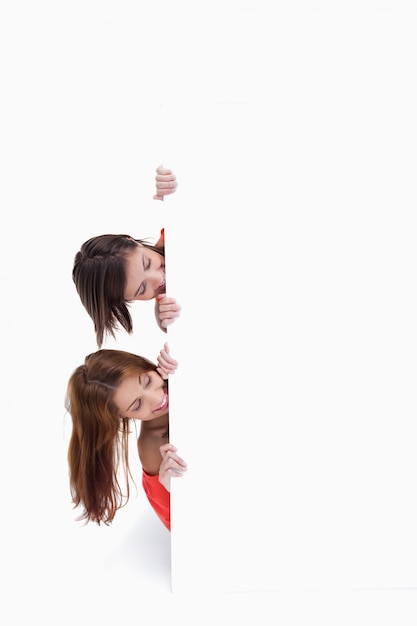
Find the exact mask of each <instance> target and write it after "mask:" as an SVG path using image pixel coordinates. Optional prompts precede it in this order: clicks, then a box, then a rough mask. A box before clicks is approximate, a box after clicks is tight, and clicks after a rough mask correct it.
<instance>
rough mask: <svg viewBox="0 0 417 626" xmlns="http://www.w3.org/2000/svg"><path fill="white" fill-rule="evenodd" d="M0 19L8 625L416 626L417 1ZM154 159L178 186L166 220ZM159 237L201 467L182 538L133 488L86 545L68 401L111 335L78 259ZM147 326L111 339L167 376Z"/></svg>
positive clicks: (71, 11) (177, 398)
mask: <svg viewBox="0 0 417 626" xmlns="http://www.w3.org/2000/svg"><path fill="white" fill-rule="evenodd" d="M273 4H274V6H273ZM151 7H152V8H151ZM1 17H2V19H1V25H2V26H1V28H2V33H1V35H2V36H1V46H2V50H1V58H2V91H3V96H2V99H1V100H2V116H1V117H2V137H3V138H4V139H3V140H2V168H1V170H2V181H3V182H2V188H3V193H2V215H3V220H4V228H3V246H2V263H1V278H2V285H3V306H2V328H3V338H4V358H3V376H2V380H3V382H4V383H5V384H4V390H5V395H6V398H7V400H6V405H5V406H6V412H5V415H4V426H5V428H4V433H3V454H2V477H3V480H4V486H3V490H2V492H3V498H2V499H3V523H4V526H3V528H4V530H3V533H2V534H3V539H4V548H3V551H4V554H5V555H6V554H7V558H6V559H3V568H4V575H5V580H6V586H5V589H4V596H5V599H7V600H8V602H7V603H5V607H8V606H9V607H10V609H11V610H12V612H11V613H10V615H11V617H10V616H9V617H8V623H21V620H22V614H24V615H26V616H29V617H30V618H31V619H33V617H35V616H42V617H45V616H47V615H51V616H54V617H55V619H57V620H58V619H59V620H60V621H62V619H63V616H64V617H68V619H71V621H73V622H78V623H80V624H83V623H89V622H90V620H91V617H92V616H94V617H95V618H96V619H97V616H100V617H103V619H108V622H109V623H110V622H112V621H114V618H115V617H119V618H122V619H123V618H125V619H128V620H133V619H141V618H143V617H144V614H146V615H147V618H148V619H149V617H148V615H149V612H152V613H151V614H152V615H153V616H154V618H155V620H158V619H160V621H161V623H162V621H163V622H164V623H165V621H167V620H169V619H171V621H173V622H174V623H177V622H178V623H179V622H180V621H181V623H184V622H187V620H188V619H189V620H190V623H196V621H197V622H198V623H201V622H202V621H203V620H204V619H205V620H206V621H207V623H211V622H212V621H213V620H214V619H217V620H218V619H219V613H220V611H221V615H223V616H224V623H229V622H230V620H231V619H232V617H233V618H234V620H237V619H239V618H242V617H243V616H245V617H246V618H247V617H249V620H250V619H251V618H252V619H257V620H260V621H262V622H263V623H268V621H269V622H270V623H271V624H275V623H277V622H278V620H279V618H280V617H282V618H284V617H285V618H286V619H287V623H305V622H302V621H299V620H300V619H302V616H304V615H309V616H312V615H313V616H315V617H317V618H318V617H320V618H321V621H323V620H324V619H326V618H328V619H329V623H335V622H336V623H344V622H343V620H345V623H352V621H354V623H359V620H360V619H361V617H362V618H363V622H362V623H364V624H365V623H369V619H370V616H371V615H372V619H373V620H375V611H378V613H380V614H381V615H384V616H385V617H386V618H387V621H388V623H395V624H398V623H402V624H405V623H415V604H411V602H414V603H415V591H414V590H412V589H410V587H415V586H416V582H415V566H414V564H415V557H416V545H415V538H414V532H413V528H415V521H416V510H415V505H414V498H413V494H414V476H415V470H416V467H415V458H414V455H413V450H414V445H413V429H412V426H413V421H414V416H415V399H414V397H413V387H414V381H415V376H414V374H415V359H414V355H415V347H416V336H415V329H414V325H413V321H414V319H415V312H416V310H415V309H416V299H415V294H414V289H413V286H414V283H415V266H416V265H415V260H416V259H415V250H414V246H413V243H414V241H415V231H414V230H413V229H414V223H413V216H414V211H415V206H416V203H415V189H414V180H413V179H414V175H415V165H416V163H415V139H416V127H415V116H414V111H415V105H416V93H415V85H414V80H413V77H414V76H415V63H414V59H415V52H416V50H415V40H414V32H415V25H416V20H415V18H416V15H415V11H414V9H413V5H412V3H406V2H396V3H393V2H381V3H371V2H360V3H359V2H349V3H347V2H346V3H344V2H333V3H332V2H321V3H320V2H311V3H306V2H298V3H283V4H281V5H279V6H278V7H277V6H275V3H267V2H263V3H262V2H261V3H259V2H257V3H251V2H246V3H245V2H243V3H221V5H219V7H213V5H210V6H199V5H197V4H196V3H193V4H191V3H189V4H187V3H179V4H178V3H176V4H175V6H173V5H172V4H169V3H166V4H164V3H158V7H157V8H155V7H154V5H151V3H149V6H147V3H141V4H140V5H139V4H138V3H134V2H121V3H117V4H116V3H111V2H108V3H106V2H103V3H97V2H82V3H81V2H80V3H77V2H72V3H65V2H41V3H36V5H35V4H32V3H27V2H13V3H12V2H6V3H3V5H2V16H1ZM161 103H163V106H162V107H161ZM161 161H163V162H164V163H165V164H167V165H169V166H171V167H172V168H173V169H174V170H175V171H176V173H177V176H178V178H179V181H180V187H179V190H178V192H177V194H176V196H175V197H173V198H170V199H169V200H168V201H167V202H165V203H164V205H162V204H158V203H155V202H154V201H152V199H151V198H152V194H153V176H154V169H155V167H156V166H157V165H158V164H159V163H160V162H161ZM162 225H165V226H166V228H167V236H168V241H167V254H168V258H169V259H170V269H169V270H168V271H169V276H168V280H169V283H168V287H169V289H170V290H172V292H173V294H174V292H175V294H174V295H176V296H177V297H178V299H179V300H180V302H181V303H182V305H183V312H182V316H181V318H180V320H179V321H178V323H177V324H176V325H175V326H174V327H173V328H172V330H171V332H170V334H169V337H170V342H171V344H172V348H173V351H174V349H175V354H176V355H177V356H178V358H179V360H180V370H179V371H178V374H177V375H176V376H177V378H176V379H175V383H174V384H173V385H172V392H171V410H172V440H173V442H174V443H175V444H176V445H178V446H179V448H180V451H181V453H182V454H183V456H184V457H185V458H186V460H187V461H188V463H189V466H190V471H189V474H188V475H187V477H186V478H185V479H183V480H182V481H181V482H179V483H175V486H174V496H175V501H174V504H173V533H172V537H171V538H170V537H169V535H168V533H167V532H165V529H164V528H163V527H161V525H160V524H159V522H158V521H157V520H156V519H155V518H154V516H153V514H152V511H150V510H149V507H148V505H147V503H146V502H145V500H144V499H143V494H142V493H141V490H140V488H139V492H138V496H137V498H136V497H135V495H134V496H133V497H132V501H131V502H130V503H129V506H128V507H127V508H126V509H125V510H123V511H121V512H120V515H119V516H118V519H117V522H116V523H115V525H114V526H113V527H111V528H109V529H107V528H104V529H102V528H99V529H98V528H94V527H93V528H86V529H80V528H78V527H77V526H76V525H75V524H74V522H73V513H72V511H71V510H70V507H69V504H68V494H67V493H66V487H67V475H66V465H65V461H66V460H65V455H66V443H67V438H68V431H69V421H68V420H69V418H68V416H66V415H65V411H64V408H63V399H64V394H65V384H66V380H67V379H68V376H69V374H70V373H71V371H72V369H73V368H74V367H75V366H76V365H78V364H79V363H80V362H81V361H82V359H83V358H84V356H85V355H86V354H88V353H89V352H91V351H93V350H95V343H94V336H93V332H92V325H91V322H90V320H89V318H88V316H87V315H86V313H85V311H84V310H83V308H82V306H81V305H80V303H79V301H78V297H77V295H76V293H75V289H74V286H73V284H72V281H71V278H70V274H71V267H72V260H73V256H74V254H75V252H76V250H77V249H78V247H79V245H80V244H81V242H83V241H84V240H85V239H87V238H88V237H90V236H93V235H96V234H101V233H104V232H126V233H129V234H135V235H137V236H141V237H142V236H149V237H156V236H157V235H158V232H159V228H160V226H162ZM197 236H198V239H197ZM178 250H181V254H178ZM185 251H187V254H185ZM243 270H244V271H243ZM248 277H249V278H250V280H249V281H248ZM248 282H249V284H248ZM190 285H192V289H190ZM134 316H135V317H134V321H135V335H134V336H133V337H130V338H127V337H125V336H122V335H121V336H120V338H118V342H117V345H118V346H121V347H126V348H128V349H132V351H136V352H139V353H140V352H142V353H143V354H144V355H146V356H148V357H150V358H155V357H156V354H157V352H158V351H159V349H160V346H161V343H162V342H163V341H164V337H163V336H162V335H161V333H160V332H159V331H157V329H156V328H154V327H153V326H152V324H150V323H149V321H150V320H151V319H152V307H147V305H145V304H141V305H138V306H136V307H135V310H134ZM145 329H146V332H145ZM142 330H143V332H142ZM109 345H112V342H110V343H109ZM137 469H139V468H137ZM138 484H139V481H138ZM139 486H140V484H139ZM271 495H272V497H271ZM330 495H331V501H330V500H329V496H330ZM190 502H192V504H193V505H192V506H190ZM170 541H171V542H172V564H171V562H170ZM171 565H172V585H173V590H174V592H172V589H171V577H170V573H171V571H170V570H171ZM330 573H332V575H330ZM357 587H359V588H364V587H366V588H369V587H371V588H372V589H368V590H367V591H363V590H362V589H361V591H353V590H352V589H354V588H357ZM398 587H399V588H400V589H393V588H398ZM381 588H384V590H381ZM388 588H389V589H388ZM317 589H318V590H317ZM197 606H198V607H199V608H196V607H197ZM7 613H9V611H7ZM408 620H410V621H408Z"/></svg>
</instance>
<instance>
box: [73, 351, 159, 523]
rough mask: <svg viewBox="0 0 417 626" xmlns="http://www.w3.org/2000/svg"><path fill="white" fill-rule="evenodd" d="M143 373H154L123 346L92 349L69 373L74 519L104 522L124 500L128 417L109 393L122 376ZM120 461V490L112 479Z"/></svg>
mask: <svg viewBox="0 0 417 626" xmlns="http://www.w3.org/2000/svg"><path fill="white" fill-rule="evenodd" d="M149 371H156V365H155V364H154V363H152V362H151V361H148V360H147V359H145V358H143V357H140V356H137V355H135V354H131V353H130V352H125V351H123V350H98V351H97V352H94V353H92V354H90V355H89V356H87V357H86V359H85V361H84V364H83V365H80V366H79V367H77V368H76V369H75V370H74V372H73V373H72V375H71V377H70V380H69V383H68V388H67V399H66V407H67V409H68V411H69V413H70V415H71V418H72V433H71V438H70V442H69V447H68V465H69V475H70V490H71V496H72V501H73V504H74V508H77V507H78V506H80V505H81V506H82V507H83V512H82V514H81V516H80V517H79V518H78V519H79V520H86V521H87V522H88V521H94V522H97V523H98V524H100V522H103V523H105V524H110V523H111V522H112V521H113V518H114V516H115V514H116V511H117V510H118V509H119V508H120V507H122V506H124V505H125V504H126V502H127V501H128V499H129V476H130V472H129V459H128V437H129V420H128V419H127V418H123V417H121V416H120V413H119V411H118V409H117V407H116V405H115V403H114V401H113V397H114V393H115V391H116V389H117V388H118V386H119V385H120V383H121V382H122V381H123V380H124V378H126V377H127V376H131V375H132V374H133V375H139V374H143V373H146V372H149ZM120 461H121V462H122V465H121V468H122V469H123V472H124V477H125V483H126V488H125V492H123V490H122V488H121V486H120V484H119V480H118V470H119V466H120Z"/></svg>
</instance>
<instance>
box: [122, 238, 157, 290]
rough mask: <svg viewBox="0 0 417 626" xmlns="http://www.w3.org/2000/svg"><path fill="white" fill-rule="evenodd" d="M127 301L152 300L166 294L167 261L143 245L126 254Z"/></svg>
mask: <svg viewBox="0 0 417 626" xmlns="http://www.w3.org/2000/svg"><path fill="white" fill-rule="evenodd" d="M125 267H126V286H125V290H124V297H125V300H126V301H132V300H151V299H152V298H155V297H156V296H158V295H160V294H162V293H165V259H164V257H163V256H162V255H161V254H158V253H157V252H155V251H154V250H150V249H149V248H146V247H145V246H142V245H141V244H138V246H137V248H136V249H135V250H133V251H132V252H128V253H127V254H126V262H125Z"/></svg>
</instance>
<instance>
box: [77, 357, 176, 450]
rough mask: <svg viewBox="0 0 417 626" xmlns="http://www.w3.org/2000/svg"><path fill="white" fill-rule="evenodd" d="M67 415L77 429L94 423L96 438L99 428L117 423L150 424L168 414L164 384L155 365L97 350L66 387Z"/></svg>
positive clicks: (145, 360)
mask: <svg viewBox="0 0 417 626" xmlns="http://www.w3.org/2000/svg"><path fill="white" fill-rule="evenodd" d="M68 406H69V410H70V413H71V415H72V417H73V421H74V415H75V416H76V417H77V418H78V419H79V421H80V422H81V427H84V428H85V427H88V424H91V423H94V424H95V428H96V431H97V437H98V439H99V438H100V428H101V426H102V425H106V424H113V425H114V428H115V430H118V428H119V426H120V420H123V419H138V420H141V421H151V420H153V419H156V418H158V417H162V416H163V415H167V413H168V393H167V383H166V381H165V380H164V379H163V378H161V376H160V375H159V374H158V372H157V366H156V365H155V364H154V363H152V361H149V360H148V359H145V358H144V357H141V356H138V355H136V354H132V353H130V352H125V351H124V350H104V349H103V350H98V351H97V352H93V353H92V354H90V355H89V356H87V357H86V359H85V361H84V364H83V365H80V366H79V367H77V369H76V370H75V371H74V372H73V374H72V376H71V378H70V380H69V384H68Z"/></svg>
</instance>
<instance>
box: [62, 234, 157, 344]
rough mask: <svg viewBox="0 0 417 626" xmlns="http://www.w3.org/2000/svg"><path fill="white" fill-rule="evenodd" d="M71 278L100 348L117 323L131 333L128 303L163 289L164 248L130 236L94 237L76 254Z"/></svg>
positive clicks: (112, 332)
mask: <svg viewBox="0 0 417 626" xmlns="http://www.w3.org/2000/svg"><path fill="white" fill-rule="evenodd" d="M72 277H73V280H74V283H75V286H76V288H77V292H78V295H79V296H80V298H81V302H82V303H83V305H84V307H85V308H86V310H87V312H88V314H89V315H90V317H91V318H92V320H93V322H94V329H95V333H96V339H97V344H98V346H99V347H100V346H101V345H102V343H103V339H104V335H105V334H106V333H108V334H110V335H113V336H114V331H115V330H116V329H117V327H118V325H119V324H120V325H121V326H122V328H124V329H125V330H126V331H127V332H128V333H131V332H132V328H133V325H132V318H131V315H130V313H129V310H128V306H127V303H129V302H131V301H132V300H150V299H152V298H155V297H156V296H157V295H159V294H161V293H164V292H165V259H164V249H163V248H156V247H155V246H151V245H149V244H147V243H145V242H144V241H142V240H140V239H133V238H132V237H130V236H129V235H100V236H99V237H93V238H92V239H89V240H88V241H86V242H85V243H84V244H83V245H82V246H81V249H80V250H79V252H77V254H76V255H75V259H74V266H73V271H72Z"/></svg>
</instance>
